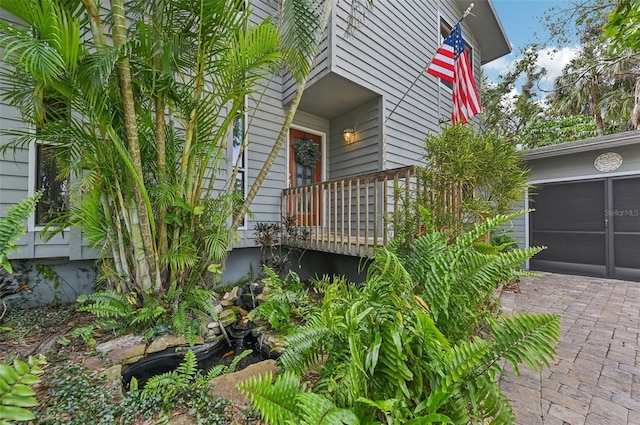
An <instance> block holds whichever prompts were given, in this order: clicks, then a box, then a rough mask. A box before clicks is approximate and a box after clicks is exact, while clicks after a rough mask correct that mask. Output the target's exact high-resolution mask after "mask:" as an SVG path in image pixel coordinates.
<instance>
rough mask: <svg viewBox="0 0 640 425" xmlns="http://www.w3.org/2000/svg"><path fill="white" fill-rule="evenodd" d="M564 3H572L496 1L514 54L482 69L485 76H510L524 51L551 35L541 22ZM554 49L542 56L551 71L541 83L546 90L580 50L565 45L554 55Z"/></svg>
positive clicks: (548, 49) (493, 77)
mask: <svg viewBox="0 0 640 425" xmlns="http://www.w3.org/2000/svg"><path fill="white" fill-rule="evenodd" d="M562 3H567V4H569V2H568V1H566V0H564V1H563V0H493V5H494V7H495V9H496V12H497V13H498V17H499V18H500V21H501V22H502V27H503V28H504V31H505V33H506V34H507V38H508V39H509V42H510V43H511V45H512V52H511V54H509V55H507V56H504V57H502V58H500V59H496V60H494V61H492V62H490V63H488V64H486V65H484V66H483V67H482V69H483V71H484V72H485V74H487V75H488V76H489V77H490V78H492V79H493V80H494V81H496V79H497V76H498V75H500V74H504V73H506V72H507V71H508V69H509V66H510V65H511V64H513V62H514V61H515V60H516V59H517V58H518V57H521V55H520V49H522V48H523V47H525V46H526V45H528V44H530V43H533V42H539V41H541V40H542V41H544V40H546V37H548V36H546V33H545V31H544V27H543V25H542V24H541V23H540V19H541V18H544V14H545V11H547V10H549V9H550V8H552V7H555V6H562ZM470 18H471V19H472V17H470ZM470 18H467V19H470ZM536 36H537V37H536ZM552 50H553V48H551V47H549V48H547V49H546V51H545V52H543V54H541V55H540V60H539V65H541V66H544V67H545V68H546V69H547V71H548V74H547V77H546V81H544V82H542V84H541V88H542V89H544V90H551V88H552V87H553V79H554V77H557V76H558V75H560V73H561V71H562V68H563V67H564V66H565V65H566V64H567V63H568V62H569V61H570V60H571V59H572V58H573V57H574V56H575V54H576V51H577V48H576V47H575V46H565V47H562V48H560V49H559V50H558V51H557V52H556V53H552ZM518 89H519V88H518ZM541 94H543V93H541ZM543 95H544V94H543Z"/></svg>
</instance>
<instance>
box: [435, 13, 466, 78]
mask: <svg viewBox="0 0 640 425" xmlns="http://www.w3.org/2000/svg"><path fill="white" fill-rule="evenodd" d="M452 29H453V27H452V26H451V25H449V24H448V23H447V22H446V21H445V20H444V19H442V18H441V19H440V44H442V43H444V39H445V38H447V37H448V36H449V34H451V30H452ZM464 49H465V50H466V51H467V55H469V62H470V65H471V71H473V47H471V46H470V45H469V43H467V42H466V41H465V42H464ZM438 80H439V81H440V84H443V85H445V86H447V87H449V88H450V89H451V90H453V84H452V83H450V82H448V81H442V80H440V79H438Z"/></svg>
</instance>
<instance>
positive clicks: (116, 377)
mask: <svg viewBox="0 0 640 425" xmlns="http://www.w3.org/2000/svg"><path fill="white" fill-rule="evenodd" d="M101 375H104V377H105V382H106V386H107V389H108V390H109V392H110V393H111V394H113V396H114V397H117V398H122V395H123V394H122V366H121V365H119V364H117V365H113V366H111V367H110V368H109V369H105V370H104V372H103V373H102V374H101Z"/></svg>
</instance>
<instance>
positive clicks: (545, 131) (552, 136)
mask: <svg viewBox="0 0 640 425" xmlns="http://www.w3.org/2000/svg"><path fill="white" fill-rule="evenodd" d="M597 135H598V130H597V128H596V124H595V121H594V120H593V118H591V117H585V116H584V115H572V116H568V117H566V118H559V119H550V118H548V119H544V120H540V121H534V122H532V123H530V124H527V125H526V126H524V127H523V128H522V129H521V130H520V132H518V134H516V135H515V136H514V140H515V142H516V143H518V144H519V145H520V146H522V147H523V148H525V149H533V148H539V147H542V146H549V145H555V144H558V143H564V142H571V141H574V140H582V139H588V138H589V137H595V136H597Z"/></svg>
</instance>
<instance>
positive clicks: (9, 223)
mask: <svg viewBox="0 0 640 425" xmlns="http://www.w3.org/2000/svg"><path fill="white" fill-rule="evenodd" d="M41 196H42V192H36V193H35V194H34V195H33V196H31V197H29V198H26V199H23V200H22V201H20V202H19V203H17V204H15V205H12V206H11V207H10V208H9V209H8V210H7V212H6V217H5V218H0V266H1V267H3V268H4V269H5V270H6V271H7V272H8V273H13V268H12V267H11V263H10V262H9V259H8V258H7V256H8V255H9V253H10V252H11V251H16V250H17V247H16V245H15V240H16V239H17V238H18V237H19V236H20V235H21V234H23V233H24V222H25V220H26V219H27V218H29V216H30V215H31V213H32V212H33V210H34V209H35V208H36V205H37V203H38V200H39V199H40V197H41Z"/></svg>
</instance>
